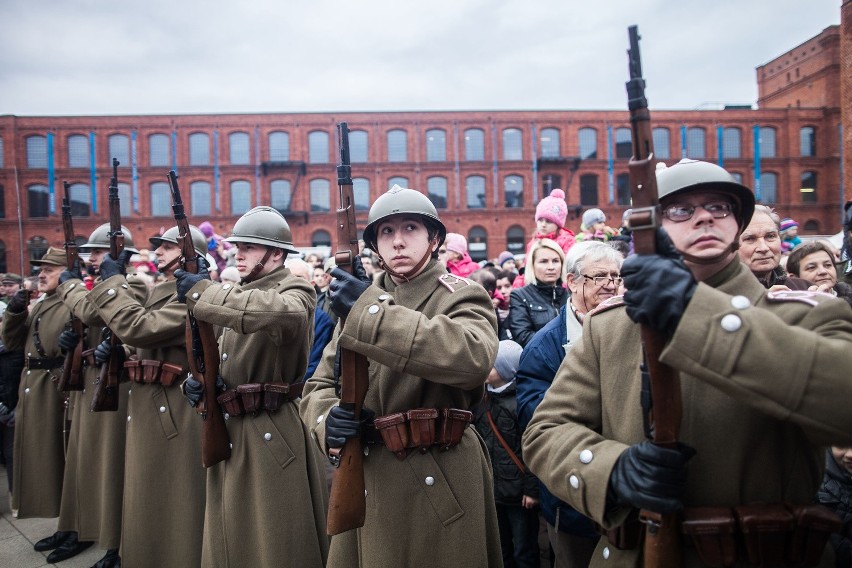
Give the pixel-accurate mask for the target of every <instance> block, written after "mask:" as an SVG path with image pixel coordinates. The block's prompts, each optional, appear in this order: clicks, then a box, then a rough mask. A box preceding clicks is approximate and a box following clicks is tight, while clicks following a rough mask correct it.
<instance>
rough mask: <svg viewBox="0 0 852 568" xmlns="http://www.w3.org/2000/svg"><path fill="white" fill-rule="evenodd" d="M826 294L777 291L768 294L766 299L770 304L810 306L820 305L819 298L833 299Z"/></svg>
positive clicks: (802, 291) (805, 291)
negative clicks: (782, 303) (794, 303)
mask: <svg viewBox="0 0 852 568" xmlns="http://www.w3.org/2000/svg"><path fill="white" fill-rule="evenodd" d="M833 297H834V296H832V295H831V294H826V293H825V292H816V291H814V292H811V291H808V290H776V291H771V292H767V293H766V299H767V301H770V302H799V303H801V304H808V305H809V306H817V305H819V300H818V298H833Z"/></svg>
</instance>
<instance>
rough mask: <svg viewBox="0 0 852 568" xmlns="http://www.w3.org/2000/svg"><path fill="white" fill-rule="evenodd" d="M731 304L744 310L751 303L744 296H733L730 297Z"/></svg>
mask: <svg viewBox="0 0 852 568" xmlns="http://www.w3.org/2000/svg"><path fill="white" fill-rule="evenodd" d="M731 305H732V306H733V307H735V308H736V309H738V310H744V309H746V308H747V307H749V306H750V305H751V302H750V301H749V299H748V298H746V297H745V296H734V297H733V298H731Z"/></svg>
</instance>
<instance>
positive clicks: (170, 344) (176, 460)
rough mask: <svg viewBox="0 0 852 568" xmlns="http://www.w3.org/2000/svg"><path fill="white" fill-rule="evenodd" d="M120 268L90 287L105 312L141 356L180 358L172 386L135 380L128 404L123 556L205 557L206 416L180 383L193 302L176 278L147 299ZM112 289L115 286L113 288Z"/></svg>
mask: <svg viewBox="0 0 852 568" xmlns="http://www.w3.org/2000/svg"><path fill="white" fill-rule="evenodd" d="M121 284H122V278H121V277H120V276H114V277H112V278H110V279H108V280H106V281H104V282H101V283H100V284H98V285H97V286H95V287H94V289H93V290H92V291H91V293H90V294H89V300H90V301H91V302H92V303H93V304H94V305H95V306H96V307H97V309H98V313H99V314H100V316H101V318H102V319H103V320H104V321H105V322H106V323H107V325H108V326H109V328H110V329H112V330H113V331H114V332H115V333H117V334H118V336H119V337H120V338H121V340H122V341H123V342H124V343H125V344H127V345H128V346H132V347H135V348H136V357H137V358H138V359H139V360H140V361H142V360H151V359H154V360H157V361H163V362H166V363H171V364H174V365H178V366H180V367H182V368H183V370H184V372H182V373H181V375H180V377H178V378H176V379H175V381H174V382H173V383H172V384H171V386H168V387H165V386H163V385H162V384H160V383H150V384H144V383H132V385H131V390H130V396H129V397H128V404H127V440H126V446H125V471H127V472H133V473H132V474H130V475H127V476H126V478H125V480H124V505H123V521H122V524H121V526H122V531H121V559H122V562H123V563H124V564H125V565H127V566H160V567H163V568H165V567H168V566H174V567H175V568H183V567H185V566H199V565H200V563H201V537H202V530H203V527H204V499H205V479H206V475H207V474H206V472H205V470H204V468H203V467H201V422H202V420H201V417H200V416H198V415H197V414H196V412H195V410H194V409H193V408H192V407H190V406H189V404H187V402H186V399H185V398H184V396H183V394H182V393H181V391H180V383H181V381H182V380H183V378H184V377H185V376H186V370H187V369H188V364H187V360H186V348H185V346H184V345H185V331H186V305H184V304H181V303H179V302H178V301H177V296H176V287H175V282H174V281H168V282H164V283H162V284H159V285H157V286H156V287H154V289H153V290H151V292H150V296H149V297H148V300H147V302H145V304H144V305H143V304H141V303H139V302H138V301H137V300H136V298H135V297H134V296H133V294H132V293H131V292H130V290H128V289H126V288H123V287H121ZM110 290H112V291H113V293H110Z"/></svg>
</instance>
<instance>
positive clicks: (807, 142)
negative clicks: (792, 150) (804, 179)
mask: <svg viewBox="0 0 852 568" xmlns="http://www.w3.org/2000/svg"><path fill="white" fill-rule="evenodd" d="M799 150H800V153H801V155H802V157H804V158H810V157H813V156H816V129H815V128H814V127H813V126H805V127H802V129H801V130H799Z"/></svg>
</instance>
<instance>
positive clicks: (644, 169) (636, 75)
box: [627, 26, 683, 568]
mask: <svg viewBox="0 0 852 568" xmlns="http://www.w3.org/2000/svg"><path fill="white" fill-rule="evenodd" d="M628 31H629V36H630V49H629V50H628V52H627V53H628V58H629V61H630V81H628V82H627V97H628V108H629V110H630V125H631V128H632V134H633V156H632V157H631V159H630V163H629V166H628V167H629V170H630V196H631V198H632V200H633V211H632V213H631V215H630V218H629V222H630V228H631V229H632V230H633V239H634V247H635V250H636V253H637V254H655V253H656V233H657V228H658V227H659V225H660V204H659V197H658V193H657V175H656V168H655V164H654V139H653V132H652V129H651V115H650V113H649V112H648V100H647V99H646V98H645V80H644V79H643V78H642V62H641V58H640V55H639V32H638V29H637V27H636V26H630V28H629V29H628ZM641 333H642V348H643V351H644V356H645V361H644V365H645V366H646V369H643V373H645V372H647V373H648V374H649V375H650V378H649V383H650V391H651V396H650V408H644V409H643V411H644V412H646V423H647V424H648V425H649V427H650V435H651V441H652V442H653V443H654V444H656V445H659V446H663V447H667V448H674V447H676V446H677V438H678V434H679V432H680V422H681V416H682V414H683V402H682V400H681V394H680V378H679V376H678V375H677V373H676V372H675V370H674V369H672V368H671V367H669V366H668V365H665V364H664V363H662V362H660V355H661V354H662V351H663V348H664V347H665V342H666V338H665V337H664V336H663V335H662V334H661V333H659V332H657V331H656V330H654V329H651V328H649V327H648V326H644V325H643V326H642V332H641ZM639 518H640V519H641V520H642V521H643V522H644V523H645V528H646V530H645V547H644V556H645V558H644V566H645V567H646V568H663V567H679V566H683V551H682V548H681V536H680V522H679V518H678V515H677V513H671V514H666V515H661V514H659V513H655V512H653V511H646V510H643V511H640V513H639Z"/></svg>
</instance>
